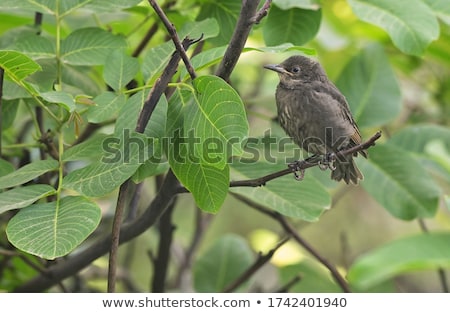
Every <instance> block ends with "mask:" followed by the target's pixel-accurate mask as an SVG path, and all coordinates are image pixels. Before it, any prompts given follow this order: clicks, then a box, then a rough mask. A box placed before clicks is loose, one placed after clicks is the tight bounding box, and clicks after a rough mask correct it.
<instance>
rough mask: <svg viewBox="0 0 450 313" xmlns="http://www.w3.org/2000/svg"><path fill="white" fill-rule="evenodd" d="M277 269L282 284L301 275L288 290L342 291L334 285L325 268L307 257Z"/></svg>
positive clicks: (305, 291)
mask: <svg viewBox="0 0 450 313" xmlns="http://www.w3.org/2000/svg"><path fill="white" fill-rule="evenodd" d="M279 271H280V280H281V284H282V285H285V284H287V283H289V282H290V281H291V280H292V279H293V278H294V277H295V276H298V275H300V276H301V279H300V281H299V282H298V283H297V284H295V285H294V286H292V288H291V289H289V292H295V293H311V292H317V293H324V292H330V293H331V292H332V293H336V292H342V289H341V288H339V286H338V285H336V283H335V282H334V281H333V279H332V277H331V275H330V272H329V271H328V270H327V269H325V268H324V267H323V266H319V265H318V264H317V263H313V262H311V261H309V260H307V259H306V260H304V261H302V262H301V263H298V264H293V265H289V266H285V267H282V268H280V270H279Z"/></svg>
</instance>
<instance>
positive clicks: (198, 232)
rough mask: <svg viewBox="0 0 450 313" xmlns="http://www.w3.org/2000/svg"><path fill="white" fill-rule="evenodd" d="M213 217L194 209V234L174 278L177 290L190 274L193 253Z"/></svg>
mask: <svg viewBox="0 0 450 313" xmlns="http://www.w3.org/2000/svg"><path fill="white" fill-rule="evenodd" d="M213 217H214V215H212V214H205V213H204V212H203V211H202V210H200V209H199V208H197V209H196V212H195V226H194V229H195V230H194V234H193V235H192V239H191V242H190V244H189V246H188V248H187V249H186V251H185V253H184V256H183V258H182V261H181V264H180V266H179V268H178V273H177V275H176V278H175V286H176V287H177V288H180V289H182V287H183V285H184V282H185V281H186V280H187V279H186V276H187V275H189V274H190V273H191V267H192V259H193V257H194V254H195V252H196V251H197V248H198V247H199V245H200V242H201V239H202V238H203V234H204V233H205V231H206V229H207V227H208V225H209V224H210V222H211V220H212V219H213Z"/></svg>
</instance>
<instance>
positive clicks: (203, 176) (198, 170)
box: [169, 148, 230, 213]
mask: <svg viewBox="0 0 450 313" xmlns="http://www.w3.org/2000/svg"><path fill="white" fill-rule="evenodd" d="M181 150H183V148H182V149H181ZM176 159H179V160H182V161H181V162H179V161H178V160H176ZM169 162H170V166H171V168H172V170H173V172H174V174H175V175H176V177H177V178H178V180H179V181H180V182H181V183H182V184H183V186H184V187H186V189H187V190H189V191H190V192H191V193H192V196H193V197H194V200H195V203H196V204H197V206H198V207H199V208H200V209H201V210H203V211H205V212H208V213H216V212H218V211H219V209H220V207H221V206H222V204H223V202H224V201H225V198H226V196H227V193H228V184H229V181H230V177H229V175H230V169H229V167H228V165H227V166H225V167H224V168H222V169H219V168H217V167H214V166H211V165H207V164H203V163H198V162H195V161H194V162H192V160H190V159H189V157H188V156H187V155H186V154H185V153H183V152H181V153H180V154H179V155H176V156H175V157H173V158H170V159H169Z"/></svg>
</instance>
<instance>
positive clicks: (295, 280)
mask: <svg viewBox="0 0 450 313" xmlns="http://www.w3.org/2000/svg"><path fill="white" fill-rule="evenodd" d="M301 280H302V276H301V275H296V276H294V277H292V279H291V280H290V281H288V282H287V283H286V284H285V285H283V286H281V287H280V289H278V290H277V291H276V293H282V292H289V289H291V288H292V287H294V285H296V284H297V283H298V282H299V281H301Z"/></svg>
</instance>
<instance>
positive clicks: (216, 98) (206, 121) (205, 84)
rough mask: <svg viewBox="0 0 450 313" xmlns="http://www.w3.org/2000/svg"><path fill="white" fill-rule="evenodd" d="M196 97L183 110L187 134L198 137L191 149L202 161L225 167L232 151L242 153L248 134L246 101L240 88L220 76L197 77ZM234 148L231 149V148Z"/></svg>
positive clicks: (236, 153)
mask: <svg viewBox="0 0 450 313" xmlns="http://www.w3.org/2000/svg"><path fill="white" fill-rule="evenodd" d="M194 88H195V91H196V97H195V101H193V102H192V104H190V105H188V106H187V107H186V108H185V110H186V112H185V113H184V114H185V116H188V117H189V118H187V119H185V120H184V128H185V135H188V137H189V138H191V132H192V136H193V139H194V140H196V141H198V142H197V143H198V144H193V145H192V147H189V148H192V151H190V152H189V153H193V154H194V155H195V156H196V157H199V158H200V159H201V160H202V163H205V164H210V165H213V166H217V167H219V168H223V167H224V166H225V164H226V162H227V160H228V157H229V156H231V155H240V154H242V152H243V150H242V147H241V145H240V143H241V142H242V141H243V140H244V139H245V138H246V137H247V135H248V122H247V118H246V114H245V109H244V104H243V103H242V100H241V98H240V97H239V95H238V94H237V92H236V91H235V90H234V89H233V88H232V87H231V86H230V85H228V84H227V83H226V82H225V81H224V80H222V79H221V78H219V77H217V76H200V77H198V78H196V79H195V80H194ZM230 148H231V151H229V150H230Z"/></svg>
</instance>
